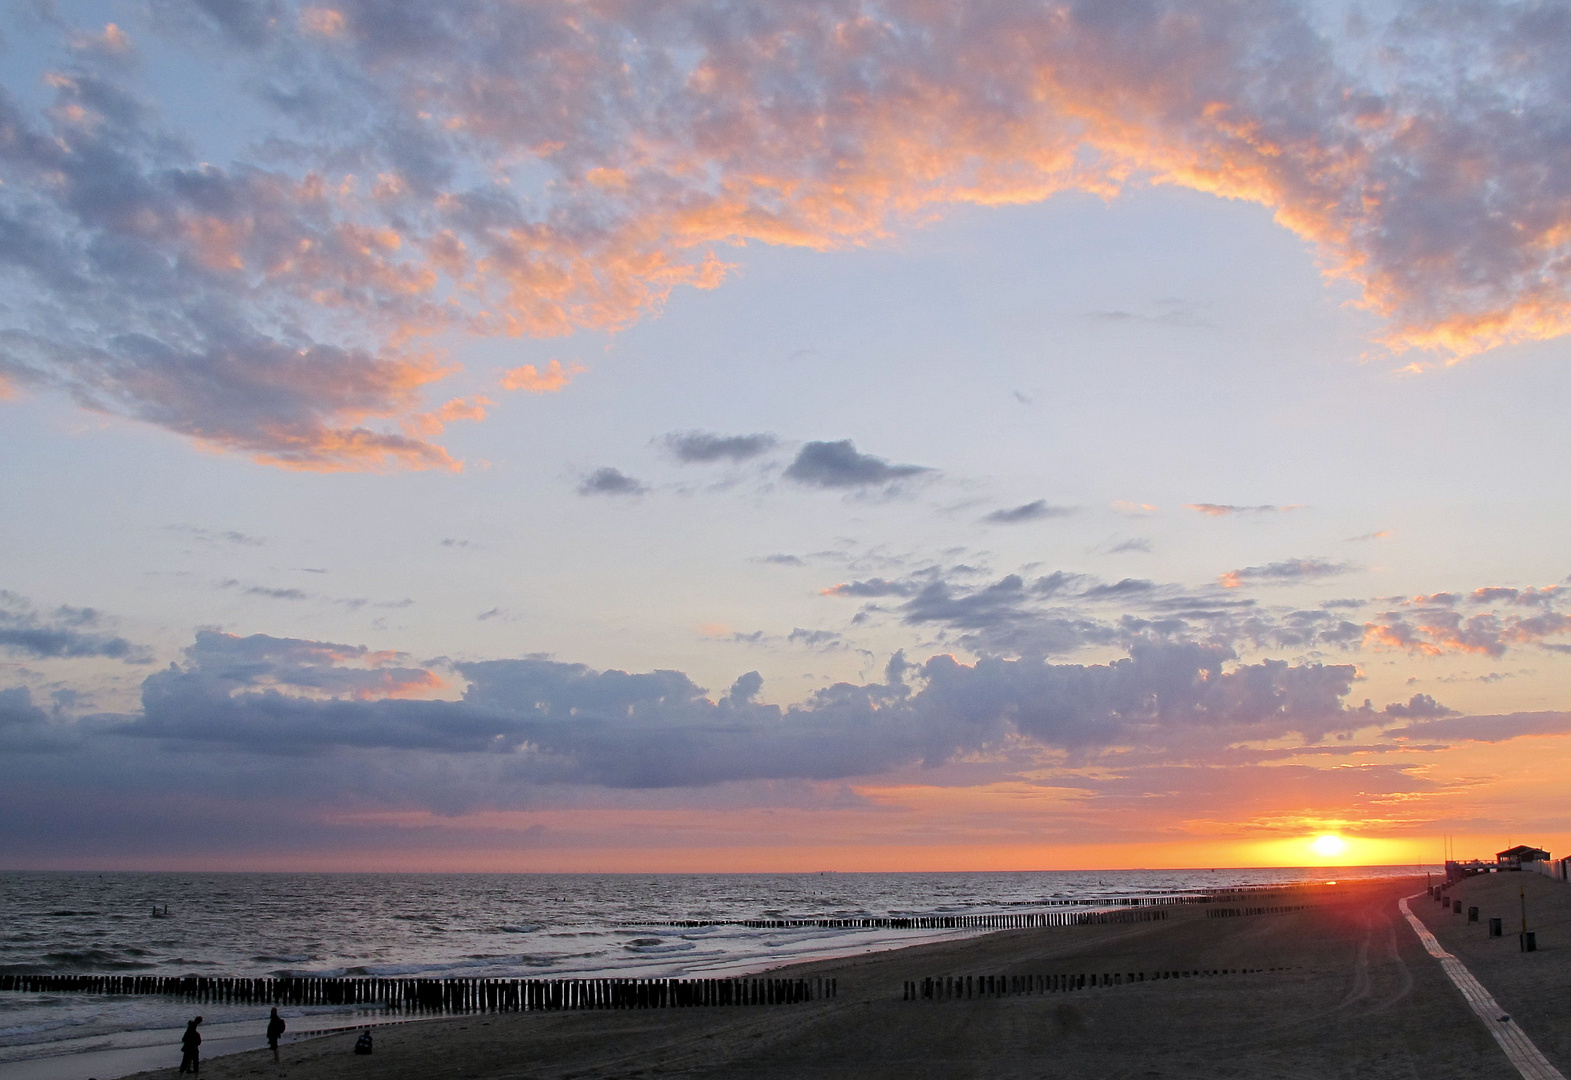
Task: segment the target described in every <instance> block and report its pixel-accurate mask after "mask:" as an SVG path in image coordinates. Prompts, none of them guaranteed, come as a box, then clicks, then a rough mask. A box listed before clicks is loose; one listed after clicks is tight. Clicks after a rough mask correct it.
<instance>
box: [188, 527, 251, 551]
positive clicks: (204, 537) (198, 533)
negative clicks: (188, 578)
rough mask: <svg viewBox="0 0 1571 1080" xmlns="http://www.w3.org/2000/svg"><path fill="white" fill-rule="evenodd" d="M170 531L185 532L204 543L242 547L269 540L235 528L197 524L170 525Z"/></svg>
mask: <svg viewBox="0 0 1571 1080" xmlns="http://www.w3.org/2000/svg"><path fill="white" fill-rule="evenodd" d="M169 531H170V532H178V533H185V534H186V535H187V536H189V537H191V538H192V539H194V540H200V541H202V542H203V543H204V544H213V545H217V544H236V545H239V546H241V547H261V546H262V545H264V544H266V543H267V541H266V540H264V539H262V538H261V537H260V536H251V535H250V534H248V533H243V532H239V531H237V530H235V529H222V530H219V529H204V528H201V527H200V526H197V525H170V526H169Z"/></svg>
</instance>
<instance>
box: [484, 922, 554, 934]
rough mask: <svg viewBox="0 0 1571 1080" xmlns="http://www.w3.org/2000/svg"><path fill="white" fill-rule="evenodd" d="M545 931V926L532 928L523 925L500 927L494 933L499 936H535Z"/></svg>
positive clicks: (525, 924)
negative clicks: (534, 934)
mask: <svg viewBox="0 0 1571 1080" xmlns="http://www.w3.org/2000/svg"><path fill="white" fill-rule="evenodd" d="M543 929H545V928H544V927H543V926H530V925H529V924H527V923H522V924H520V925H518V926H498V927H497V928H496V930H495V931H493V932H494V933H498V934H533V933H537V932H539V931H540V930H543Z"/></svg>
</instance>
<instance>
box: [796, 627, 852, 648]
mask: <svg viewBox="0 0 1571 1080" xmlns="http://www.w3.org/2000/svg"><path fill="white" fill-rule="evenodd" d="M841 637H842V635H840V634H837V633H835V631H833V630H804V629H802V628H801V627H800V626H797V627H793V628H792V630H791V633H789V634H787V635H786V641H788V642H790V643H791V644H792V645H806V646H807V647H808V648H810V649H816V648H821V647H823V646H825V645H833V644H834V643H835V642H837V641H839V640H841Z"/></svg>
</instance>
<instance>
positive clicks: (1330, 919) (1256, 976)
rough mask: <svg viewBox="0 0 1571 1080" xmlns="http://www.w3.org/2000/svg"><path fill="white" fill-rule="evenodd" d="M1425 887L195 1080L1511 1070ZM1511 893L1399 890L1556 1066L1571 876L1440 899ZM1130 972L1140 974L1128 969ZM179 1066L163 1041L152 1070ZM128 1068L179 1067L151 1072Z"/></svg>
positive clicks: (1568, 1040) (407, 1036) (335, 1046)
mask: <svg viewBox="0 0 1571 1080" xmlns="http://www.w3.org/2000/svg"><path fill="white" fill-rule="evenodd" d="M1423 886H1424V882H1423V880H1422V879H1416V880H1414V879H1407V880H1396V881H1385V882H1378V883H1353V884H1344V885H1335V886H1324V887H1317V888H1313V889H1297V890H1284V891H1282V892H1280V893H1272V894H1262V895H1258V896H1255V897H1251V898H1250V900H1249V901H1248V906H1250V907H1277V908H1283V907H1300V906H1301V905H1302V907H1300V910H1293V911H1287V912H1278V913H1271V914H1240V915H1237V916H1232V917H1221V918H1219V917H1215V916H1214V914H1209V913H1208V912H1214V911H1215V910H1216V909H1217V908H1223V907H1228V906H1230V905H1226V904H1222V905H1214V906H1211V907H1210V908H1208V907H1206V906H1182V907H1175V908H1173V909H1171V912H1170V915H1169V917H1168V918H1167V919H1166V920H1164V921H1161V922H1155V923H1144V924H1134V925H1115V926H1086V927H1073V928H1062V929H1051V930H1026V931H1007V932H1000V933H995V934H989V935H986V936H983V937H980V938H975V939H971V940H967V941H961V942H951V943H943V944H932V945H923V946H916V947H912V948H906V949H898V950H893V951H888V952H880V953H875V954H869V955H866V956H863V957H856V958H849V959H839V960H833V961H824V962H820V963H814V964H806V965H797V966H795V967H793V968H790V969H782V970H786V971H789V972H790V973H791V974H803V975H823V976H832V977H834V978H837V979H839V986H840V995H839V997H838V998H837V999H835V1000H832V1001H820V1002H813V1003H810V1004H803V1005H795V1006H784V1007H765V1008H711V1009H680V1010H678V1009H667V1010H653V1011H642V1012H583V1013H538V1014H506V1015H474V1016H465V1017H455V1018H449V1019H442V1020H433V1021H430V1022H426V1023H419V1024H409V1025H403V1026H400V1027H394V1028H387V1029H384V1030H382V1031H379V1032H378V1033H377V1037H376V1052H375V1053H374V1054H373V1055H372V1056H370V1057H356V1056H354V1055H353V1054H352V1053H351V1046H352V1045H353V1042H354V1035H353V1034H339V1035H332V1036H325V1037H322V1038H317V1039H312V1040H309V1041H304V1042H300V1043H297V1044H294V1045H291V1046H286V1047H285V1049H284V1062H283V1067H282V1069H281V1070H280V1069H278V1068H277V1067H275V1066H274V1065H273V1063H272V1061H271V1058H270V1055H268V1054H267V1052H266V1051H265V1050H256V1051H252V1052H248V1053H244V1054H236V1055H231V1056H226V1057H221V1058H215V1059H213V1060H211V1061H210V1062H208V1063H207V1064H206V1066H205V1067H204V1068H203V1073H204V1075H207V1076H209V1077H211V1078H216V1080H242V1078H255V1080H270V1078H274V1077H277V1076H279V1075H280V1073H281V1074H282V1075H284V1076H287V1077H289V1078H290V1080H315V1078H318V1077H321V1078H324V1080H325V1078H328V1077H333V1078H337V1077H343V1076H356V1075H362V1076H365V1077H387V1078H389V1080H404V1078H409V1080H414V1078H417V1077H419V1078H425V1077H433V1076H443V1077H475V1078H493V1077H495V1078H513V1077H517V1078H525V1077H528V1078H537V1077H538V1078H547V1077H549V1078H563V1080H567V1078H579V1077H605V1078H611V1077H618V1078H621V1077H653V1076H662V1077H724V1076H742V1075H745V1076H749V1077H766V1078H771V1077H778V1078H781V1080H787V1078H791V1080H795V1078H799V1077H801V1078H806V1077H826V1076H830V1077H841V1076H844V1077H889V1078H896V1077H899V1078H912V1077H935V1078H936V1077H944V1078H955V1077H988V1078H1008V1077H1047V1076H1052V1077H1088V1078H1089V1077H1097V1078H1118V1077H1130V1078H1135V1077H1139V1078H1152V1077H1173V1078H1180V1077H1182V1078H1189V1077H1194V1078H1199V1077H1262V1078H1264V1077H1276V1078H1291V1077H1304V1078H1306V1080H1307V1078H1310V1077H1314V1078H1317V1080H1318V1078H1323V1077H1328V1076H1339V1077H1359V1078H1375V1080H1378V1078H1383V1077H1393V1078H1394V1077H1403V1078H1408V1080H1412V1078H1418V1077H1422V1078H1424V1080H1432V1078H1437V1077H1459V1078H1460V1077H1469V1078H1475V1080H1490V1078H1500V1080H1506V1078H1510V1077H1514V1076H1516V1075H1517V1074H1516V1072H1515V1070H1514V1069H1513V1068H1512V1066H1511V1065H1510V1064H1509V1062H1508V1061H1507V1060H1506V1058H1505V1057H1504V1056H1503V1055H1502V1053H1501V1051H1500V1050H1499V1048H1498V1047H1497V1046H1496V1045H1495V1043H1494V1041H1493V1040H1492V1039H1491V1037H1490V1036H1489V1034H1488V1033H1487V1032H1486V1031H1485V1030H1484V1029H1483V1027H1482V1025H1481V1024H1480V1023H1479V1022H1478V1021H1477V1020H1476V1019H1475V1017H1474V1016H1473V1014H1472V1013H1471V1012H1470V1011H1469V1009H1468V1007H1467V1005H1466V1004H1465V1002H1464V1001H1463V999H1462V997H1461V995H1460V994H1459V993H1458V992H1457V991H1456V989H1455V988H1454V987H1453V986H1452V985H1451V984H1450V982H1449V981H1448V980H1447V978H1446V976H1445V974H1444V973H1443V972H1442V970H1441V968H1440V966H1439V964H1438V963H1437V962H1436V961H1435V960H1434V959H1433V958H1432V957H1430V956H1429V955H1428V954H1427V953H1426V952H1425V951H1424V950H1423V948H1422V946H1421V945H1420V944H1419V942H1418V939H1417V937H1416V936H1415V934H1414V933H1413V931H1412V929H1411V928H1410V927H1409V926H1408V925H1407V924H1406V922H1405V921H1404V920H1403V918H1402V916H1401V915H1400V913H1399V912H1398V910H1397V899H1398V898H1399V897H1401V896H1404V895H1410V894H1412V893H1415V892H1421V891H1422V889H1423ZM1519 888H1526V889H1527V891H1528V896H1529V912H1530V917H1531V918H1532V920H1533V921H1532V923H1531V925H1533V926H1534V928H1535V929H1536V930H1537V931H1538V934H1539V951H1538V952H1536V953H1533V954H1528V955H1526V956H1524V955H1523V954H1521V953H1519V952H1517V944H1516V938H1515V937H1514V936H1509V937H1507V938H1505V939H1492V940H1491V939H1487V938H1486V937H1485V932H1486V931H1485V929H1484V927H1486V926H1487V922H1481V923H1479V924H1473V925H1469V924H1467V923H1466V922H1465V918H1466V916H1465V915H1462V916H1452V915H1450V914H1448V913H1443V912H1442V911H1441V909H1440V906H1439V905H1438V904H1436V903H1434V902H1433V901H1430V900H1427V899H1424V898H1420V899H1419V900H1414V901H1412V902H1411V903H1412V906H1413V910H1414V911H1415V912H1416V913H1418V914H1419V915H1420V916H1421V917H1422V918H1423V919H1424V920H1425V921H1426V923H1428V924H1429V925H1430V926H1431V927H1432V928H1433V929H1434V931H1435V933H1436V934H1437V935H1439V936H1440V938H1441V940H1442V942H1443V943H1444V944H1445V945H1446V947H1447V948H1448V949H1451V950H1453V951H1455V952H1456V953H1457V955H1459V956H1461V957H1462V958H1463V959H1464V961H1465V962H1466V963H1468V964H1469V965H1470V966H1471V967H1472V968H1473V971H1474V974H1475V975H1477V977H1478V978H1479V979H1480V980H1482V981H1483V982H1484V984H1485V985H1486V986H1487V987H1488V988H1489V989H1490V990H1492V991H1493V992H1494V993H1495V994H1496V996H1497V997H1498V998H1499V1000H1500V1001H1501V1003H1502V1004H1504V1005H1506V1006H1508V1007H1509V1008H1510V1009H1511V1010H1512V1011H1513V1012H1514V1013H1517V1014H1518V1016H1519V1019H1520V1022H1521V1024H1522V1026H1523V1027H1524V1029H1525V1030H1526V1031H1527V1033H1528V1034H1529V1035H1530V1036H1531V1037H1532V1038H1533V1039H1534V1040H1535V1041H1536V1042H1537V1043H1538V1045H1539V1047H1540V1048H1541V1049H1542V1050H1543V1051H1544V1053H1545V1054H1546V1055H1547V1056H1548V1057H1549V1059H1550V1061H1551V1062H1553V1063H1554V1064H1555V1065H1556V1066H1558V1067H1559V1068H1561V1069H1562V1070H1566V1069H1567V1067H1568V1066H1571V1017H1568V1011H1567V1010H1566V1009H1565V1007H1564V1004H1563V996H1564V991H1565V984H1566V982H1567V976H1568V975H1571V970H1568V968H1567V965H1566V957H1567V955H1568V953H1567V941H1568V936H1571V933H1568V932H1571V887H1567V886H1565V885H1561V884H1558V883H1555V882H1551V881H1548V880H1546V879H1543V878H1538V877H1536V876H1535V875H1530V874H1508V875H1501V876H1500V877H1498V878H1492V879H1479V880H1477V881H1472V882H1468V883H1466V884H1464V885H1462V886H1459V887H1458V889H1456V890H1455V891H1454V894H1455V895H1456V896H1457V897H1458V898H1460V899H1464V901H1465V902H1466V903H1477V904H1479V905H1480V906H1481V907H1486V908H1488V910H1489V911H1490V912H1491V913H1494V914H1509V912H1507V911H1506V907H1507V906H1508V905H1509V904H1514V903H1516V901H1517V890H1518V889H1519ZM1240 906H1242V905H1240ZM1496 908H1499V909H1500V910H1499V911H1495V909H1496ZM1246 910H1247V908H1246ZM1512 910H1513V911H1514V910H1515V909H1514V908H1513V909H1512ZM1485 918H1487V915H1486V916H1485ZM1507 926H1508V929H1509V930H1510V931H1511V932H1513V933H1514V927H1513V925H1512V924H1511V923H1510V922H1508V923H1507ZM1164 972H1165V973H1168V975H1169V977H1167V978H1162V977H1161V974H1162V973H1164ZM1221 972H1227V974H1222V973H1221ZM1114 973H1117V974H1119V975H1122V976H1124V979H1123V980H1122V983H1123V984H1122V985H1112V986H1105V987H1103V986H1098V987H1096V988H1087V989H1084V990H1076V991H1073V992H1059V993H1047V994H1038V993H1031V994H1024V993H1018V994H1011V995H1006V996H1002V997H994V998H972V999H969V1000H958V1001H957V1000H948V1001H904V1000H902V988H903V985H904V984H905V983H906V982H908V981H919V980H922V979H924V978H927V977H943V976H946V975H972V976H977V975H992V976H1005V977H1008V976H1043V975H1061V976H1062V975H1081V974H1085V975H1092V974H1095V975H1097V976H1098V981H1101V979H1102V976H1104V975H1111V974H1114ZM1130 974H1136V975H1140V974H1143V975H1145V979H1144V981H1140V980H1138V979H1137V980H1136V981H1133V982H1130V981H1129V980H1128V976H1129V975H1130ZM177 1060H178V1055H177V1053H175V1052H173V1051H171V1055H170V1064H171V1066H173V1065H174V1064H175V1063H176V1062H177ZM141 1075H143V1076H147V1077H163V1076H169V1077H174V1076H175V1075H177V1074H176V1073H175V1070H174V1068H173V1067H170V1068H168V1069H163V1070H159V1071H155V1072H149V1073H145V1074H141Z"/></svg>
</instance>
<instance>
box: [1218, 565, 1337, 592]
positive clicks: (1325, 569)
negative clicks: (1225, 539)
mask: <svg viewBox="0 0 1571 1080" xmlns="http://www.w3.org/2000/svg"><path fill="white" fill-rule="evenodd" d="M1357 569H1358V567H1356V566H1354V565H1353V564H1352V563H1339V562H1331V561H1329V560H1327V559H1287V560H1284V561H1282V562H1274V563H1266V564H1265V565H1264V566H1245V567H1242V568H1241V569H1238V570H1229V571H1228V572H1227V573H1225V574H1223V575H1222V576H1221V578H1219V579H1218V580H1219V581H1220V582H1221V583H1222V584H1223V585H1225V586H1227V587H1228V588H1230V589H1231V588H1235V587H1237V586H1239V585H1242V584H1243V583H1244V582H1246V581H1259V582H1266V583H1268V584H1280V583H1283V582H1291V581H1306V580H1313V579H1316V578H1323V577H1333V576H1335V575H1338V574H1350V573H1352V572H1353V571H1355V570H1357Z"/></svg>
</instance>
